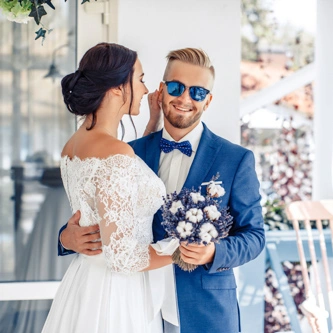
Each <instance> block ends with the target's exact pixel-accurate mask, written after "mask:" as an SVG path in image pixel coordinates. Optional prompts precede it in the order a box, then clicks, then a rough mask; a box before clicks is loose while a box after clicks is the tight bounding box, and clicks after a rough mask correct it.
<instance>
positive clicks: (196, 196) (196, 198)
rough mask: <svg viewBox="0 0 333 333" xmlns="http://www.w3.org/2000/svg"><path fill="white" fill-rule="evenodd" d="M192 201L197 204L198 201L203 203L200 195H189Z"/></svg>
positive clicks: (203, 199)
mask: <svg viewBox="0 0 333 333" xmlns="http://www.w3.org/2000/svg"><path fill="white" fill-rule="evenodd" d="M190 195H191V197H192V200H193V202H194V203H198V202H199V201H205V198H204V197H203V196H202V195H201V194H200V193H193V192H191V193H190Z"/></svg>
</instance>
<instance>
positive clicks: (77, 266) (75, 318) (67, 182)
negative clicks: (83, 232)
mask: <svg viewBox="0 0 333 333" xmlns="http://www.w3.org/2000/svg"><path fill="white" fill-rule="evenodd" d="M61 173H62V178H63V182H64V187H65V189H66V192H67V195H68V198H69V201H70V204H71V207H72V211H73V212H75V211H76V210H80V211H81V220H80V225H81V226H89V225H94V224H99V225H100V232H101V238H102V244H103V253H102V254H100V255H97V256H86V255H82V254H76V255H75V258H74V259H73V261H72V263H71V265H70V267H69V268H68V270H67V272H66V274H65V276H64V278H63V280H62V282H61V285H60V287H59V289H58V292H57V294H56V296H55V299H54V301H53V304H52V307H51V310H50V312H49V315H48V318H47V320H46V322H45V325H44V328H43V332H44V333H53V332H54V333H59V332H63V333H83V332H89V333H109V332H112V333H116V332H117V333H134V332H135V333H148V332H151V333H159V332H162V331H163V330H162V323H161V319H160V315H157V316H156V308H155V309H154V304H153V300H152V299H153V297H152V295H151V288H150V284H149V273H148V272H140V271H141V270H143V269H144V268H145V267H147V266H148V265H149V249H148V247H149V244H150V243H151V242H152V240H153V236H152V219H153V215H154V213H155V212H156V211H157V210H158V209H159V207H160V206H161V204H162V203H163V201H162V196H163V195H165V187H164V185H163V183H162V181H161V180H160V179H159V178H158V177H157V176H156V175H155V174H154V172H153V171H152V170H151V169H150V168H149V167H148V166H147V165H146V164H145V163H144V162H143V161H142V160H141V159H140V158H139V157H137V156H135V157H129V156H125V155H113V156H110V157H108V158H105V159H98V158H87V159H83V160H81V159H79V158H77V157H74V158H73V159H70V158H68V157H63V158H62V160H61ZM154 317H155V318H154Z"/></svg>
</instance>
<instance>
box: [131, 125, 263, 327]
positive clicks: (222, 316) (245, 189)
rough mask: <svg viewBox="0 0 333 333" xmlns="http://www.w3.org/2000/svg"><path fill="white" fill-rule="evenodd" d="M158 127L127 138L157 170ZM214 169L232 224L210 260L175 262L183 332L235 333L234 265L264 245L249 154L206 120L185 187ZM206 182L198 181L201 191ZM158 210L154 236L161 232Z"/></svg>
mask: <svg viewBox="0 0 333 333" xmlns="http://www.w3.org/2000/svg"><path fill="white" fill-rule="evenodd" d="M161 136H162V131H160V132H156V133H153V134H150V135H148V136H146V137H143V138H141V139H138V140H135V141H132V142H130V145H131V146H132V147H133V149H134V151H135V153H136V155H138V156H140V158H141V159H142V160H144V161H145V162H146V163H147V164H148V166H149V167H150V168H151V169H152V170H154V172H155V173H156V174H157V173H158V167H159V159H160V148H159V142H160V139H161ZM217 173H219V174H220V178H219V180H221V181H222V182H223V187H224V189H225V192H226V193H225V195H224V196H223V197H222V205H221V206H228V207H229V208H230V213H231V215H232V216H233V218H234V220H233V226H232V229H231V231H230V233H229V236H228V237H227V238H224V239H222V240H221V241H220V243H219V244H216V246H215V248H216V252H215V257H214V261H213V262H212V263H211V264H210V265H205V266H199V267H198V268H197V269H195V270H194V271H193V272H191V273H189V272H185V271H182V270H181V269H180V268H179V267H178V266H176V267H175V276H176V285H177V296H178V306H179V315H180V327H181V333H202V332H209V333H238V332H240V318H239V310H238V303H237V298H236V282H235V277H234V273H233V270H232V269H233V268H234V267H237V266H240V265H243V264H245V263H246V262H248V261H250V260H252V259H254V258H256V257H257V256H258V255H259V253H260V252H261V251H262V249H263V248H264V244H265V235H264V229H263V218H262V210H261V206H260V195H259V182H258V179H257V175H256V173H255V163H254V157H253V153H252V152H251V151H249V150H247V149H245V148H243V147H240V146H238V145H235V144H232V143H231V142H229V141H227V140H225V139H223V138H221V137H219V136H217V135H215V134H214V133H212V132H211V131H210V130H209V129H208V128H207V126H206V125H204V131H203V133H202V136H201V140H200V144H199V147H198V150H197V152H196V155H195V158H194V161H193V163H192V166H191V169H190V171H189V174H188V176H187V179H186V181H185V184H184V187H186V188H189V189H190V188H192V187H194V188H198V187H199V186H200V185H201V184H202V183H203V182H208V181H210V180H211V179H212V177H213V176H215V175H216V174H217ZM205 191H206V187H205V186H202V192H203V193H205ZM161 222H162V214H161V211H158V212H157V213H156V214H155V217H154V222H153V232H154V239H155V241H157V240H160V239H162V238H164V237H165V232H164V229H163V227H162V226H161Z"/></svg>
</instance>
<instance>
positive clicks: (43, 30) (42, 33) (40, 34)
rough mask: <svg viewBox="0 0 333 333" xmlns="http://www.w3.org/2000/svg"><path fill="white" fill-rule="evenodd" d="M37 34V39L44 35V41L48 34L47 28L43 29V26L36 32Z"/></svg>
mask: <svg viewBox="0 0 333 333" xmlns="http://www.w3.org/2000/svg"><path fill="white" fill-rule="evenodd" d="M35 34H36V35H37V36H36V38H35V40H36V39H38V38H40V37H43V41H44V39H45V34H46V30H45V29H43V28H40V29H39V30H38V31H36V32H35Z"/></svg>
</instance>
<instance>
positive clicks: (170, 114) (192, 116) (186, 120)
mask: <svg viewBox="0 0 333 333" xmlns="http://www.w3.org/2000/svg"><path fill="white" fill-rule="evenodd" d="M172 104H175V103H172ZM172 104H171V103H170V104H166V103H165V102H164V101H163V100H162V110H163V113H164V116H165V118H166V119H167V120H168V122H169V123H170V124H171V125H172V126H173V127H175V128H179V129H184V128H189V127H191V126H192V125H193V124H194V123H196V122H198V120H199V119H200V118H201V115H202V113H203V110H201V111H198V109H197V108H196V107H195V106H191V109H192V110H191V111H188V112H184V114H179V113H176V112H175V111H173V108H174V107H173V106H172ZM179 106H180V107H181V105H179Z"/></svg>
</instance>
